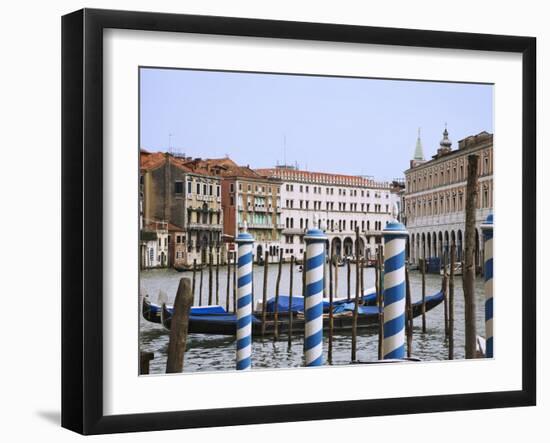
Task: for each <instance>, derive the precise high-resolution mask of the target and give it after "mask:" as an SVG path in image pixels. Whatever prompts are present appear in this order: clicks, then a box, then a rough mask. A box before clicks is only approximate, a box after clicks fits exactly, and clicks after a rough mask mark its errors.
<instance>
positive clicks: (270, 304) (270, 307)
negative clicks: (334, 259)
mask: <svg viewBox="0 0 550 443" xmlns="http://www.w3.org/2000/svg"><path fill="white" fill-rule="evenodd" d="M374 290H375V289H374V288H369V289H367V290H365V293H364V294H365V295H364V296H363V297H362V299H361V300H362V305H365V306H371V305H374V304H376V293H375V292H374ZM164 299H166V295H163V300H164ZM353 300H354V299H352V300H351V301H353ZM333 302H334V305H335V306H337V305H339V304H342V303H347V302H348V299H347V298H345V297H341V298H339V297H335V298H334V301H333ZM163 304H164V301H159V302H157V303H151V302H150V301H149V298H148V297H143V299H142V308H141V312H142V315H143V318H144V319H145V320H147V321H150V322H152V323H162V321H161V314H162V305H163ZM289 304H290V297H289V296H288V295H280V296H279V299H278V312H279V315H284V314H285V312H286V314H287V315H288V311H289ZM172 309H173V307H172V306H169V305H167V306H166V310H167V312H168V313H169V315H170V316H171V315H172ZM328 309H329V302H328V301H327V300H324V301H323V310H324V311H325V312H328ZM303 310H304V297H302V296H301V295H295V296H293V297H292V309H290V311H291V312H300V311H303ZM255 311H256V312H257V313H258V315H261V311H262V304H261V301H259V302H258V303H256V306H255ZM266 311H267V312H268V313H270V312H271V313H274V312H275V297H273V298H271V299H269V300H268V301H267V303H266ZM205 314H216V315H218V314H227V311H226V310H225V309H224V308H223V306H221V305H208V306H192V307H191V315H205Z"/></svg>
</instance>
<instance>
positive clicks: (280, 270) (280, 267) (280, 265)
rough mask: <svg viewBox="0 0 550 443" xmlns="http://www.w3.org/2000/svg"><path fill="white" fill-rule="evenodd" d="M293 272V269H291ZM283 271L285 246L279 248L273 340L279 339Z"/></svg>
mask: <svg viewBox="0 0 550 443" xmlns="http://www.w3.org/2000/svg"><path fill="white" fill-rule="evenodd" d="M290 272H291V273H292V269H291V270H290ZM282 273H283V248H281V249H279V263H278V267H277V280H275V309H274V315H273V340H275V341H277V340H278V339H279V291H280V288H281V274H282Z"/></svg>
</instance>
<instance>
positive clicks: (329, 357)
mask: <svg viewBox="0 0 550 443" xmlns="http://www.w3.org/2000/svg"><path fill="white" fill-rule="evenodd" d="M333 265H334V266H335V267H336V268H338V263H336V258H335V256H334V255H333V256H332V257H331V258H330V260H329V267H328V316H329V326H328V355H327V360H328V364H329V365H331V364H332V338H333V335H334V312H333V307H334V290H333V287H332V266H333Z"/></svg>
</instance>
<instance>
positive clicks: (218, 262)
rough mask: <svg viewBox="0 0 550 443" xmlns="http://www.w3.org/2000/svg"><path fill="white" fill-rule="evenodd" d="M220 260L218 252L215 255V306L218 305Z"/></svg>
mask: <svg viewBox="0 0 550 443" xmlns="http://www.w3.org/2000/svg"><path fill="white" fill-rule="evenodd" d="M220 259H221V253H220V251H219V250H218V253H217V254H216V304H217V305H219V304H220Z"/></svg>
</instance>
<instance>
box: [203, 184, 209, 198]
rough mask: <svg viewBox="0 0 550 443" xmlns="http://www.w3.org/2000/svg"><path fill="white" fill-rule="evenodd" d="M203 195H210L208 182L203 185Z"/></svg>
mask: <svg viewBox="0 0 550 443" xmlns="http://www.w3.org/2000/svg"><path fill="white" fill-rule="evenodd" d="M202 195H208V187H207V186H206V184H204V185H202Z"/></svg>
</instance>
